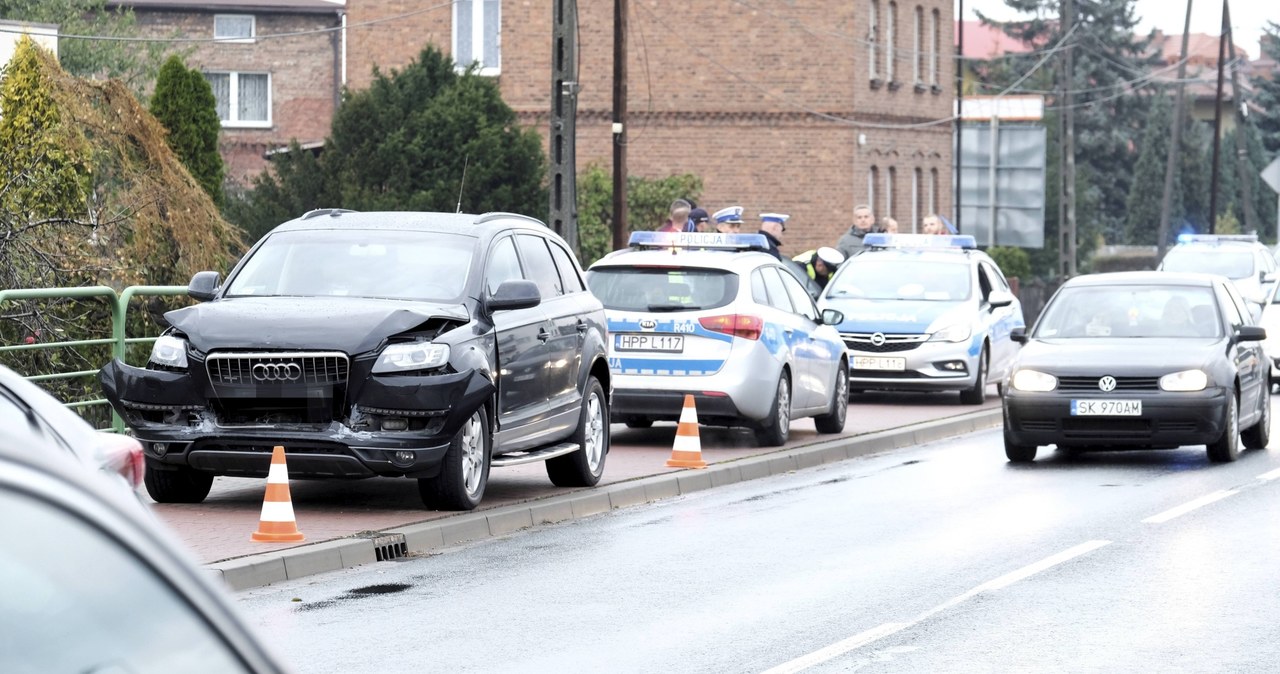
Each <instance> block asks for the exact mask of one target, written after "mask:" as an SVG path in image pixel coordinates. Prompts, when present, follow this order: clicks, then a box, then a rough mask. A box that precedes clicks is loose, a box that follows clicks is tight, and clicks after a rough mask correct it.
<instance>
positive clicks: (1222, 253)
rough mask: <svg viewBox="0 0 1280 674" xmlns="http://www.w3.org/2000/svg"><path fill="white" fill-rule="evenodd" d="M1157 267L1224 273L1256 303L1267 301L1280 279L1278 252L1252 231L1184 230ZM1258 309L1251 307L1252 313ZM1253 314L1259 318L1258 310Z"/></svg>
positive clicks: (1181, 270)
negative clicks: (1248, 232) (1272, 249)
mask: <svg viewBox="0 0 1280 674" xmlns="http://www.w3.org/2000/svg"><path fill="white" fill-rule="evenodd" d="M1157 268H1158V269H1159V270H1160V271H1175V272H1193V273H1201V274H1221V275H1222V276H1225V277H1227V278H1229V279H1231V282H1232V283H1234V284H1235V285H1236V289H1238V290H1239V291H1240V295H1241V296H1243V297H1244V298H1245V299H1246V300H1249V301H1250V302H1252V303H1254V304H1255V305H1265V304H1266V302H1267V295H1268V291H1269V290H1271V286H1273V285H1275V283H1276V280H1277V276H1276V273H1277V272H1276V258H1275V256H1274V255H1272V253H1271V251H1270V250H1269V249H1268V248H1267V247H1266V246H1264V245H1262V244H1261V243H1259V242H1258V237H1257V236H1255V235H1253V234H1181V235H1179V236H1178V243H1177V244H1176V245H1174V246H1173V247H1172V248H1170V249H1169V251H1168V252H1167V253H1165V255H1164V259H1163V260H1161V261H1160V266H1159V267H1157ZM1255 311H1256V310H1255V309H1254V308H1252V307H1251V308H1250V312H1251V313H1253V312H1255ZM1253 316H1254V318H1255V319H1256V318H1257V316H1258V314H1257V313H1253Z"/></svg>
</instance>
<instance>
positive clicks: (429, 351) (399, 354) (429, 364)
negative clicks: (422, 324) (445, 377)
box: [373, 342, 449, 374]
mask: <svg viewBox="0 0 1280 674" xmlns="http://www.w3.org/2000/svg"><path fill="white" fill-rule="evenodd" d="M447 362H449V345H448V344H432V343H430V342H410V343H408V344H391V345H388V346H387V348H385V349H383V350H382V354H381V355H379V356H378V362H376V363H374V364H373V373H374V374H385V373H388V372H412V371H414V370H431V369H434V368H437V367H440V366H441V365H444V364H445V363H447Z"/></svg>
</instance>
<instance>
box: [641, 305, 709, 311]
mask: <svg viewBox="0 0 1280 674" xmlns="http://www.w3.org/2000/svg"><path fill="white" fill-rule="evenodd" d="M648 310H649V311H653V312H663V311H686V310H687V311H697V310H698V307H686V306H685V305H683V304H650V305H649V306H648Z"/></svg>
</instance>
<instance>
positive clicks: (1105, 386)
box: [1098, 375, 1116, 393]
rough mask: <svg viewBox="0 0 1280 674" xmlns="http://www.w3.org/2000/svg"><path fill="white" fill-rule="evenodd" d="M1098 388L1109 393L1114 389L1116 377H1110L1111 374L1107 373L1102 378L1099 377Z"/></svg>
mask: <svg viewBox="0 0 1280 674" xmlns="http://www.w3.org/2000/svg"><path fill="white" fill-rule="evenodd" d="M1098 388H1100V389H1102V390H1103V391H1105V392H1107V393H1110V392H1111V391H1114V390H1116V378H1115V377H1112V376H1111V375H1107V376H1105V377H1103V378H1102V379H1099V380H1098Z"/></svg>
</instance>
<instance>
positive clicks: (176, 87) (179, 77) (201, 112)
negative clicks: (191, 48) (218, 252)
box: [151, 56, 226, 204]
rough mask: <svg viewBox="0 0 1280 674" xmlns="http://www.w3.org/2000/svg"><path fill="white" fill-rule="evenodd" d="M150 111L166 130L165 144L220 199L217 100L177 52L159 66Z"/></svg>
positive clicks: (205, 82)
mask: <svg viewBox="0 0 1280 674" xmlns="http://www.w3.org/2000/svg"><path fill="white" fill-rule="evenodd" d="M151 114H153V115H155V117H156V119H157V120H159V121H160V123H161V124H163V125H164V127H165V128H166V129H168V130H169V134H168V136H167V137H166V141H168V143H169V148H170V149H172V150H173V152H174V154H176V155H178V159H180V160H181V161H182V164H183V165H184V166H186V167H187V170H188V171H190V172H191V177H193V178H195V180H196V182H197V183H199V184H200V187H201V188H203V189H204V191H205V193H206V194H208V195H209V198H211V199H213V202H214V203H215V204H218V203H222V179H223V176H224V175H225V174H226V171H225V169H224V168H223V165H222V155H220V154H218V133H219V132H220V131H221V130H222V124H221V122H219V121H218V110H217V101H216V100H215V99H214V97H213V88H212V87H210V86H209V81H208V80H206V79H205V78H204V75H202V74H201V73H200V71H198V70H194V69H188V68H187V66H186V65H185V64H183V62H182V59H181V58H180V57H178V56H170V57H169V60H167V61H165V62H164V65H163V66H161V67H160V74H159V76H157V77H156V90H155V93H154V94H152V96H151Z"/></svg>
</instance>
